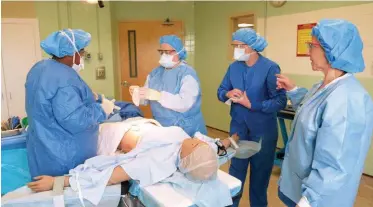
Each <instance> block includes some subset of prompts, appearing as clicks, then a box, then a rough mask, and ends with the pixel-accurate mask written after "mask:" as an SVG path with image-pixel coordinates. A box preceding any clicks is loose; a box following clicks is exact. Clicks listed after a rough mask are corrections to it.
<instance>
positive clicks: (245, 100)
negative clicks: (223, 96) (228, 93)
mask: <svg viewBox="0 0 373 207" xmlns="http://www.w3.org/2000/svg"><path fill="white" fill-rule="evenodd" d="M232 101H233V103H239V104H241V105H242V106H244V107H246V108H249V109H251V102H250V100H249V98H248V97H247V95H246V91H245V92H244V93H243V96H241V98H238V99H232Z"/></svg>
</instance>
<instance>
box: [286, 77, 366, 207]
mask: <svg viewBox="0 0 373 207" xmlns="http://www.w3.org/2000/svg"><path fill="white" fill-rule="evenodd" d="M320 86H321V83H318V84H316V85H314V86H313V87H312V89H311V90H310V91H309V92H308V91H307V89H304V88H299V89H297V90H295V91H291V92H289V93H288V96H289V98H290V99H291V101H292V104H293V106H294V107H295V109H297V112H296V116H295V118H294V121H293V126H292V133H291V136H290V138H289V142H288V144H287V147H286V152H285V158H284V162H283V164H282V172H281V177H280V180H279V185H280V191H281V193H283V194H284V195H285V196H287V197H288V198H290V199H291V200H292V201H293V202H295V203H298V202H299V200H300V199H301V198H302V197H306V198H307V200H308V201H309V203H310V205H311V206H312V207H316V206H317V207H322V206H341V207H342V206H343V207H347V206H348V207H350V206H353V205H354V201H355V198H356V194H357V192H358V188H359V183H360V178H361V174H362V172H363V168H364V161H365V158H366V156H367V153H368V150H369V146H370V142H371V137H372V129H373V102H372V99H371V97H370V96H369V94H368V93H367V91H366V90H365V89H364V88H363V87H362V86H361V84H360V83H359V81H358V80H357V79H356V78H355V77H354V76H353V75H351V74H346V75H344V76H343V77H341V78H338V79H336V80H334V81H333V82H332V83H330V84H328V85H327V86H326V87H324V88H323V89H320V90H318V88H319V87H320Z"/></svg>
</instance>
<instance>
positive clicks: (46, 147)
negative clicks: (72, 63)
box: [25, 59, 106, 177]
mask: <svg viewBox="0 0 373 207" xmlns="http://www.w3.org/2000/svg"><path fill="white" fill-rule="evenodd" d="M25 87H26V112H27V115H28V120H29V128H28V138H27V154H28V162H29V168H30V172H31V176H32V177H35V176H38V175H51V176H60V175H63V174H66V173H68V172H69V170H70V169H73V168H74V167H76V166H77V165H79V164H82V163H83V162H84V161H85V160H86V159H88V158H90V157H93V156H95V155H96V151H97V138H98V126H99V122H102V121H104V120H105V119H106V115H105V112H104V111H103V109H102V108H101V106H100V104H99V103H96V101H95V99H94V96H93V93H92V91H91V89H90V88H89V87H88V85H87V84H86V83H85V82H84V81H83V80H82V79H81V77H80V76H79V74H78V73H76V72H75V71H74V70H73V69H72V68H71V67H69V66H66V65H64V64H62V63H59V62H57V61H55V60H53V59H48V60H42V61H40V62H38V63H36V64H35V65H34V66H33V67H32V68H31V70H30V72H29V74H28V75H27V80H26V84H25Z"/></svg>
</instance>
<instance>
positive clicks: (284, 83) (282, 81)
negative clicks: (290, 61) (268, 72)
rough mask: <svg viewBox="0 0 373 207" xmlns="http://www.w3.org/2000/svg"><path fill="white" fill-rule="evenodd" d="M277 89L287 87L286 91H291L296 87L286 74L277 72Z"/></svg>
mask: <svg viewBox="0 0 373 207" xmlns="http://www.w3.org/2000/svg"><path fill="white" fill-rule="evenodd" d="M276 77H277V90H279V89H285V90H286V91H291V90H292V89H294V88H295V86H296V85H295V84H294V83H293V82H292V81H291V80H290V79H289V78H288V77H286V76H284V75H281V74H277V75H276Z"/></svg>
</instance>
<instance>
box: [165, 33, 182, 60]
mask: <svg viewBox="0 0 373 207" xmlns="http://www.w3.org/2000/svg"><path fill="white" fill-rule="evenodd" d="M159 43H160V44H169V45H170V46H171V47H172V48H174V50H175V51H176V52H178V53H179V59H180V60H185V59H186V57H187V52H186V50H185V48H184V45H183V42H182V41H181V39H180V38H179V37H178V36H176V35H165V36H163V37H161V39H160V40H159Z"/></svg>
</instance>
